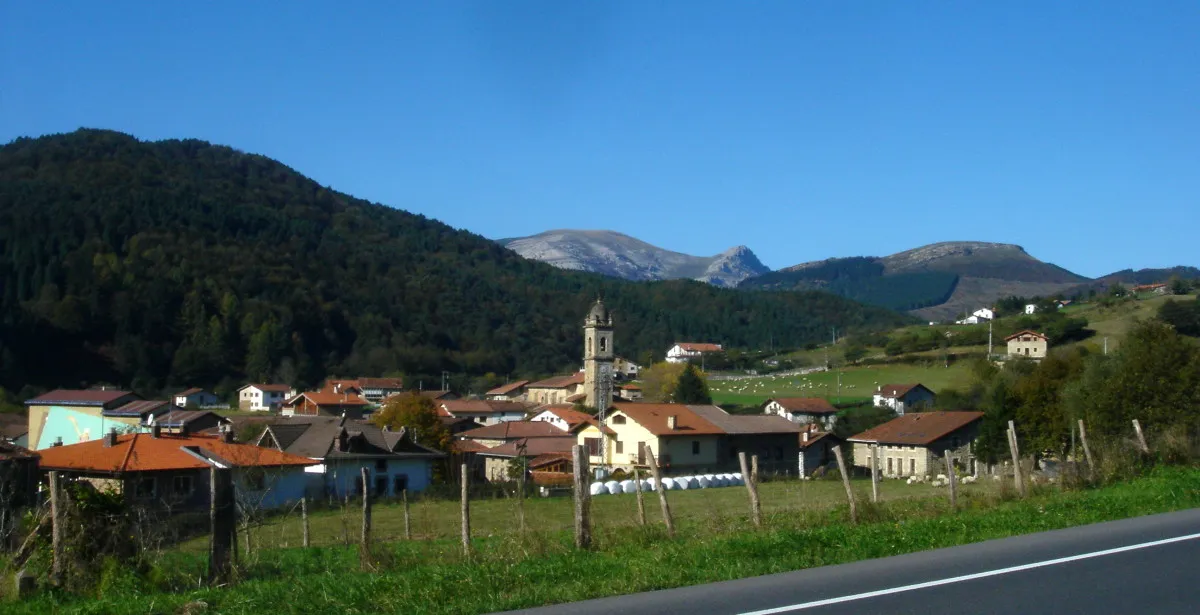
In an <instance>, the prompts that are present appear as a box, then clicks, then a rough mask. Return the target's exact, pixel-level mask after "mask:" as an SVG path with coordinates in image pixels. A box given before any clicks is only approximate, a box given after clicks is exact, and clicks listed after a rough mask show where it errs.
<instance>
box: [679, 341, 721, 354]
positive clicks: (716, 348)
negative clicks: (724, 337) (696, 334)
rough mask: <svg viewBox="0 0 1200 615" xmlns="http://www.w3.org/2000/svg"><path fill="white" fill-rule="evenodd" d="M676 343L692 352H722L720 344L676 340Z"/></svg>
mask: <svg viewBox="0 0 1200 615" xmlns="http://www.w3.org/2000/svg"><path fill="white" fill-rule="evenodd" d="M675 345H676V346H679V347H680V348H682V349H684V350H688V351H691V352H721V345H720V344H708V343H702V342H676V343H675Z"/></svg>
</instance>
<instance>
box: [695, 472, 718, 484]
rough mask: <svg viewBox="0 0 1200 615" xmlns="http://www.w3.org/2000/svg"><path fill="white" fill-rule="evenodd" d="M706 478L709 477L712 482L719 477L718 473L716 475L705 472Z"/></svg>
mask: <svg viewBox="0 0 1200 615" xmlns="http://www.w3.org/2000/svg"><path fill="white" fill-rule="evenodd" d="M697 478H699V477H697ZM704 478H707V479H708V482H710V483H711V482H713V481H714V480H716V479H717V475H716V474H705V475H704Z"/></svg>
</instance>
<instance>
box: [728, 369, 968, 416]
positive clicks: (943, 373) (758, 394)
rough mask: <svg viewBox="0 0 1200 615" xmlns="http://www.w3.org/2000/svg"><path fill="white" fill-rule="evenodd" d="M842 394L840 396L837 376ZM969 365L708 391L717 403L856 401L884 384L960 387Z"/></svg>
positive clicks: (749, 383)
mask: <svg viewBox="0 0 1200 615" xmlns="http://www.w3.org/2000/svg"><path fill="white" fill-rule="evenodd" d="M839 375H840V378H841V383H842V386H841V395H840V396H839V395H838V386H837V384H838V378H839ZM968 375H969V374H968V371H967V366H966V365H965V364H963V363H956V364H952V365H950V367H948V368H947V367H944V366H943V365H942V364H941V363H940V362H939V361H934V360H930V361H927V362H925V363H923V364H920V363H918V364H903V365H876V366H866V367H852V368H846V369H842V370H840V371H831V372H818V373H815V374H807V375H804V376H762V377H760V378H749V379H744V380H711V381H709V383H708V385H709V390H710V391H711V392H712V396H713V402H715V403H717V404H723V403H724V404H742V405H751V404H761V403H762V402H764V401H766V400H767V399H768V398H770V397H824V398H827V399H829V400H830V401H833V402H837V401H839V397H840V401H842V402H853V401H858V400H863V399H869V398H870V397H871V395H872V394H873V393H874V392H875V388H876V387H877V386H879V385H884V384H902V383H912V382H920V383H921V384H924V385H925V386H927V387H929V388H930V389H932V390H933V391H934V392H938V391H941V390H942V389H946V388H951V387H961V386H963V384H965V382H966V380H967V378H968Z"/></svg>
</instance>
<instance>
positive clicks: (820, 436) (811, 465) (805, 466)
mask: <svg viewBox="0 0 1200 615" xmlns="http://www.w3.org/2000/svg"><path fill="white" fill-rule="evenodd" d="M801 429H802V431H801V432H800V467H799V472H800V475H801V476H811V475H812V473H813V472H815V471H817V468H821V467H824V466H827V465H829V464H830V462H832V461H833V460H834V456H833V449H834V448H835V447H837V446H839V445H840V444H841V443H842V441H841V439H840V438H838V437H837V436H835V435H834V434H833V432H830V431H821V430H820V429H819V428H818V427H817V425H815V424H809V425H803V426H802V427H801Z"/></svg>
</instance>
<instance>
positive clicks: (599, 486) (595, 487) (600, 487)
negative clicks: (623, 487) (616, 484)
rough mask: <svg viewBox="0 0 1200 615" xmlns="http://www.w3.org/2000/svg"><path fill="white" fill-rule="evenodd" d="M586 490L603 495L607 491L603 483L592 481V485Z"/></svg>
mask: <svg viewBox="0 0 1200 615" xmlns="http://www.w3.org/2000/svg"><path fill="white" fill-rule="evenodd" d="M588 490H589V491H591V493H592V495H604V494H606V493H608V489H606V488H605V487H604V483H592V486H591V487H590V488H589V489H588Z"/></svg>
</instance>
